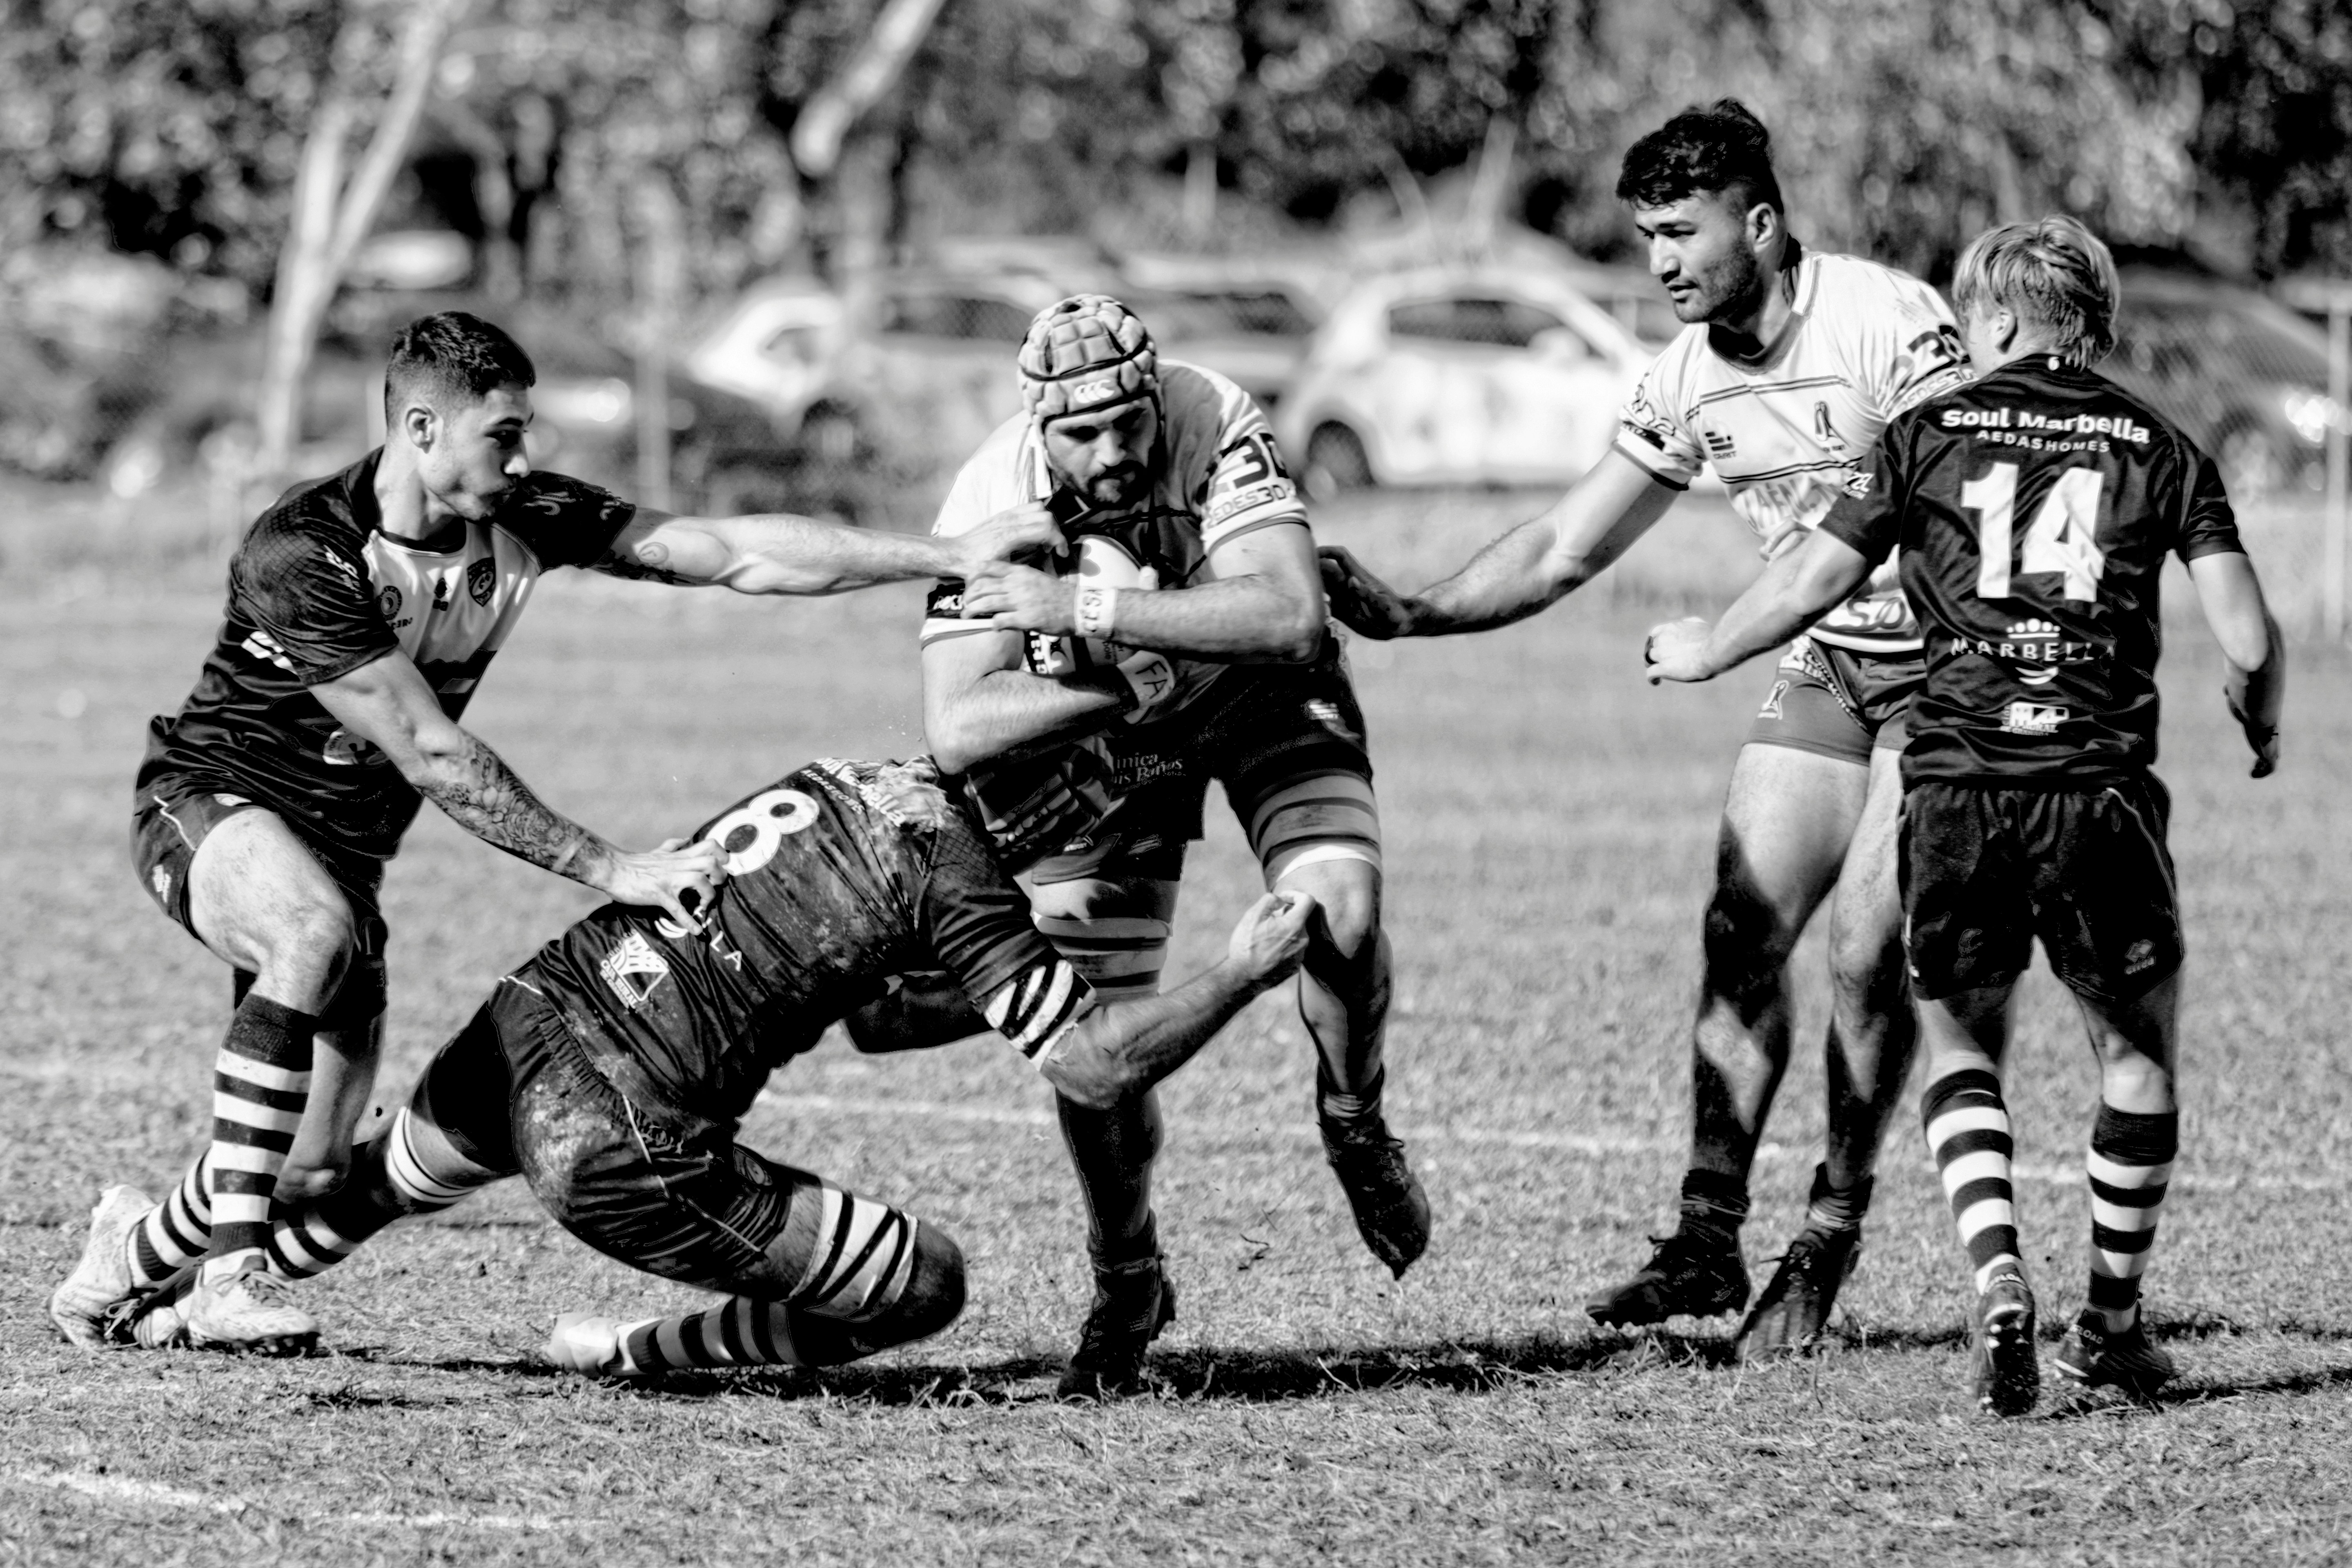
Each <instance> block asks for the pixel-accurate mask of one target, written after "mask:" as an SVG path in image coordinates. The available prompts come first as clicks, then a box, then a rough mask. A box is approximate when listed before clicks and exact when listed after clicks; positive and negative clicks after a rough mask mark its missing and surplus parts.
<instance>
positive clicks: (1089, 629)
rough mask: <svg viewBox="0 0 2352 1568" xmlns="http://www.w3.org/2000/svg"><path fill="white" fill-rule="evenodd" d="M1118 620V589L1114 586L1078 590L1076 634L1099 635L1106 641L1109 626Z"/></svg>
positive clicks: (1108, 635)
mask: <svg viewBox="0 0 2352 1568" xmlns="http://www.w3.org/2000/svg"><path fill="white" fill-rule="evenodd" d="M1077 622H1078V635H1079V636H1081V637H1099V638H1102V639H1104V640H1106V641H1108V639H1109V637H1110V634H1111V628H1112V626H1114V625H1115V624H1117V622H1118V589H1116V588H1081V589H1079V590H1078V612H1077Z"/></svg>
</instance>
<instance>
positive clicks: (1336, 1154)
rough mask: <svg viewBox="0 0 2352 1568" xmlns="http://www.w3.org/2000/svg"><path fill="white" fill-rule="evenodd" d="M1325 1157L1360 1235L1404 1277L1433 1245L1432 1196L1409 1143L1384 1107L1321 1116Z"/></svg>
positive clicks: (1376, 1255) (1393, 1271) (1379, 1256)
mask: <svg viewBox="0 0 2352 1568" xmlns="http://www.w3.org/2000/svg"><path fill="white" fill-rule="evenodd" d="M1317 1121H1318V1123H1319V1124H1320V1125H1321V1127H1322V1132H1323V1157H1324V1158H1326V1159H1328V1160H1329V1161H1330V1162H1331V1170H1332V1173H1333V1174H1334V1175H1336V1176H1338V1177H1339V1187H1340V1190H1341V1191H1343V1192H1345V1193H1346V1194H1347V1195H1348V1207H1349V1208H1350V1209H1352V1210H1354V1211H1355V1216H1356V1233H1357V1234H1358V1235H1359V1236H1361V1237H1362V1238H1363V1239H1364V1245H1365V1246H1367V1247H1369V1248H1370V1249H1372V1256H1373V1257H1375V1258H1378V1259H1379V1260H1381V1262H1383V1263H1385V1264H1387V1265H1388V1266H1389V1272H1390V1273H1391V1274H1393V1275H1395V1276H1396V1277H1397V1278H1398V1279H1400V1280H1402V1279H1403V1278H1404V1271H1405V1270H1407V1269H1410V1268H1412V1264H1413V1260H1414V1259H1416V1258H1419V1257H1420V1256H1421V1255H1422V1254H1423V1252H1425V1251H1427V1250H1428V1249H1429V1195H1428V1194H1427V1193H1424V1192H1423V1191H1422V1189H1421V1178H1420V1177H1419V1176H1414V1175H1413V1174H1412V1166H1410V1165H1408V1164H1406V1163H1405V1157H1404V1145H1403V1144H1402V1143H1401V1142H1400V1141H1398V1140H1397V1139H1396V1138H1395V1137H1393V1136H1391V1134H1390V1133H1389V1127H1388V1123H1387V1122H1385V1121H1383V1120H1382V1119H1381V1113H1379V1112H1378V1111H1368V1112H1366V1113H1364V1114H1363V1115H1360V1116H1349V1117H1339V1116H1318V1117H1317Z"/></svg>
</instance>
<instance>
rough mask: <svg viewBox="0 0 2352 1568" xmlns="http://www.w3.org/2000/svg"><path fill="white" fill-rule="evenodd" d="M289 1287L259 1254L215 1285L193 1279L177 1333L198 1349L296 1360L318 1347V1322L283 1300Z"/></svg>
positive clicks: (198, 1278) (203, 1280)
mask: <svg viewBox="0 0 2352 1568" xmlns="http://www.w3.org/2000/svg"><path fill="white" fill-rule="evenodd" d="M288 1291H289V1285H288V1282H287V1281H284V1280H281V1279H279V1278H278V1276H277V1275H275V1274H273V1273H271V1272H270V1271H269V1269H268V1265H267V1264H265V1263H264V1262H263V1261H262V1260H261V1258H260V1257H259V1255H258V1254H257V1255H255V1256H254V1257H251V1258H248V1259H247V1260H246V1262H245V1266H244V1267H243V1268H241V1269H239V1270H237V1271H236V1273H234V1274H231V1275H230V1276H229V1277H228V1278H227V1279H226V1280H223V1281H220V1282H219V1283H218V1284H213V1283H210V1282H208V1281H205V1279H204V1278H203V1276H202V1274H201V1273H200V1274H199V1275H198V1276H197V1279H196V1283H195V1288H194V1290H192V1291H189V1292H188V1298H187V1305H186V1308H185V1311H184V1321H183V1323H182V1328H183V1329H184V1333H185V1334H186V1336H187V1343H189V1344H191V1345H193V1346H194V1347H195V1348H196V1349H198V1350H228V1351H245V1350H251V1351H258V1352H260V1353H261V1354H264V1355H300V1354H304V1353H305V1352H307V1351H309V1350H310V1349H312V1348H313V1347H314V1346H316V1345H317V1344H318V1343H319V1322H318V1320H317V1319H316V1318H313V1317H312V1316H311V1315H310V1313H308V1312H304V1311H303V1310H302V1309H301V1308H299V1307H298V1306H296V1305H295V1304H294V1303H293V1302H292V1301H289V1300H288V1299H287V1294H288Z"/></svg>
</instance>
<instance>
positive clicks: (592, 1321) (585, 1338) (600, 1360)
mask: <svg viewBox="0 0 2352 1568" xmlns="http://www.w3.org/2000/svg"><path fill="white" fill-rule="evenodd" d="M539 1354H541V1355H543V1356H545V1357H546V1358H547V1361H548V1364H550V1365H551V1366H555V1367H558V1368H561V1369H562V1371H565V1372H576V1373H579V1374H581V1375H583V1376H585V1377H639V1376H642V1375H643V1374H642V1373H639V1372H638V1371H637V1370H636V1369H635V1367H632V1366H630V1365H629V1364H627V1362H626V1360H625V1358H624V1357H623V1356H622V1354H621V1325H620V1324H618V1323H616V1322H614V1321H613V1320H612V1319H610V1318H600V1317H598V1316H597V1315H596V1314H595V1313H593V1312H561V1313H558V1314H557V1316H556V1319H555V1329H554V1332H552V1333H550V1334H549V1335H548V1336H547V1343H545V1344H544V1345H541V1347H540V1352H539Z"/></svg>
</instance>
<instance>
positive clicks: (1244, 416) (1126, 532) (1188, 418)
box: [922, 359, 1307, 723]
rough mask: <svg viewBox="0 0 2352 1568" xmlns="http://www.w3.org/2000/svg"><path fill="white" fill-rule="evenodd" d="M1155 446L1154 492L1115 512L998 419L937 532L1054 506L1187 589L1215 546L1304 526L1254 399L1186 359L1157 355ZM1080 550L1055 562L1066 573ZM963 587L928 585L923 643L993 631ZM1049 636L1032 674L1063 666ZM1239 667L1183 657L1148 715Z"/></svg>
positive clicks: (1187, 701)
mask: <svg viewBox="0 0 2352 1568" xmlns="http://www.w3.org/2000/svg"><path fill="white" fill-rule="evenodd" d="M1159 398H1160V451H1161V453H1162V455H1163V459H1162V461H1161V463H1160V472H1159V476H1158V477H1157V478H1156V479H1155V480H1154V481H1153V483H1152V486H1151V489H1150V493H1149V494H1147V495H1145V496H1143V497H1140V498H1139V499H1138V500H1136V501H1135V502H1134V503H1132V504H1131V505H1129V506H1125V507H1115V508H1100V507H1090V506H1087V505H1086V504H1085V503H1084V502H1083V500H1082V499H1081V498H1080V497H1077V496H1076V495H1075V494H1073V493H1072V492H1071V491H1069V490H1067V489H1066V488H1057V486H1055V479H1054V474H1053V470H1052V469H1051V468H1049V467H1048V466H1047V465H1046V462H1045V442H1044V440H1043V438H1042V437H1040V436H1039V434H1037V427H1036V423H1035V422H1034V420H1032V419H1031V418H1030V417H1029V415H1028V414H1026V413H1019V414H1015V415H1013V417H1012V418H1011V419H1008V420H1006V421H1005V422H1004V423H1003V424H1001V425H999V426H997V427H996V429H995V431H994V432H993V433H992V434H990V436H989V437H988V439H987V440H986V441H983V442H982V443H981V445H980V450H979V451H977V452H975V453H973V454H972V455H971V458H970V460H969V461H967V462H966V463H965V464H964V465H963V468H962V470H961V472H960V473H958V474H957V475H956V478H955V484H954V486H952V487H951V488H950V490H949V492H948V498H947V500H946V501H945V502H944V503H943V504H942V505H941V506H940V516H939V521H938V523H937V524H936V525H934V527H933V528H932V531H933V532H934V533H937V534H940V535H941V536H944V537H947V538H954V537H955V536H957V535H960V534H964V533H968V532H970V531H971V529H973V528H978V527H980V526H981V525H982V523H985V522H986V521H988V519H989V518H991V517H995V516H996V515H997V514H998V513H1000V512H1003V511H1007V510H1009V509H1011V508H1012V507H1018V506H1023V505H1025V504H1027V503H1030V502H1039V501H1042V502H1045V503H1048V504H1049V505H1051V506H1052V507H1053V508H1054V516H1055V519H1056V520H1057V521H1058V522H1059V523H1060V524H1061V525H1062V532H1063V534H1064V535H1065V537H1066V538H1068V539H1069V540H1070V541H1071V542H1072V543H1073V544H1074V545H1075V544H1079V543H1082V542H1083V541H1085V540H1087V539H1104V540H1108V541H1113V542H1115V543H1116V544H1117V545H1118V547H1119V548H1120V549H1121V550H1122V551H1123V552H1124V553H1125V555H1126V556H1127V557H1128V558H1129V559H1130V560H1131V561H1132V562H1133V563H1134V564H1135V566H1136V567H1137V568H1139V569H1141V568H1149V569H1150V570H1152V571H1153V572H1154V573H1156V574H1157V579H1158V586H1160V587H1161V588H1183V587H1186V586H1188V585H1190V584H1192V582H1194V581H1196V580H1201V579H1202V576H1203V572H1204V568H1205V567H1206V565H1207V562H1208V559H1209V556H1210V555H1211V554H1212V553H1213V551H1214V550H1216V549H1217V548H1218V547H1219V546H1221V545H1223V544H1225V543H1226V542H1228V541H1229V540H1232V539H1236V538H1241V537H1242V536H1243V535H1244V534H1248V533H1254V532H1255V531H1256V530H1257V529H1259V528H1271V527H1273V526H1275V525H1276V524H1278V523H1297V524H1298V525H1299V526H1300V527H1302V528H1304V527H1306V526H1307V508H1306V507H1305V505H1304V504H1303V503H1302V502H1301V501H1300V500H1299V498H1298V486H1297V485H1296V484H1294V483H1292V481H1291V477H1290V474H1289V471H1288V470H1287V469H1286V468H1285V467H1284V466H1283V464H1282V458H1281V455H1279V454H1278V453H1276V450H1275V445H1274V436H1273V434H1272V433H1271V432H1270V431H1268V430H1267V428H1266V423H1265V414H1264V413H1260V412H1259V411H1258V406H1257V403H1256V401H1255V399H1253V398H1252V397H1251V396H1250V395H1249V393H1247V392H1244V391H1243V390H1242V389H1241V388H1240V387H1238V386H1235V385H1234V383H1233V382H1230V381H1228V380H1226V379H1225V378H1224V377H1223V376H1221V375H1219V374H1218V373H1217V372H1216V371H1211V370H1204V369H1202V367H1200V366H1198V365H1190V364H1186V363H1184V362H1183V361H1181V360H1169V359H1162V360H1161V361H1160V392H1159ZM1076 559H1077V553H1076V551H1073V552H1072V554H1071V556H1069V557H1068V558H1066V559H1065V560H1063V561H1061V562H1057V563H1056V565H1055V569H1054V570H1071V568H1072V565H1073V563H1075V561H1076ZM962 607H963V584H962V583H961V582H943V583H941V584H940V586H939V587H938V588H936V589H934V590H933V591H932V592H931V597H930V603H929V608H928V610H927V612H926V613H925V616H924V620H923V632H922V641H923V643H925V644H926V645H928V644H929V643H934V642H937V641H939V640H940V639H941V638H944V637H961V636H970V635H972V634H974V633H976V632H993V631H994V630H995V629H994V628H993V627H992V626H990V625H989V624H988V622H984V621H965V620H961V619H959V616H960V614H961V610H962ZM1054 641H1055V640H1054V639H1051V638H1043V637H1032V638H1031V639H1030V645H1029V648H1028V650H1027V654H1026V658H1025V661H1024V662H1025V665H1026V667H1027V668H1028V669H1029V671H1030V672H1031V673H1032V674H1051V673H1053V672H1054V671H1055V670H1056V669H1060V668H1066V667H1067V664H1066V662H1062V661H1057V660H1056V659H1055V656H1054V651H1053V647H1052V644H1053V643H1054ZM1234 667H1235V666H1233V665H1229V664H1199V663H1193V662H1191V661H1178V662H1177V663H1176V670H1177V690H1176V693H1175V695H1172V696H1171V697H1170V698H1169V699H1168V700H1167V701H1166V702H1165V703H1163V704H1161V705H1160V706H1159V707H1158V708H1156V709H1154V710H1153V712H1152V714H1151V716H1150V718H1148V719H1146V720H1145V721H1144V722H1146V723H1153V722H1158V721H1160V720H1162V719H1165V718H1168V717H1171V716H1173V715H1174V714H1176V713H1178V712H1180V711H1181V710H1183V709H1184V708H1186V707H1189V706H1191V705H1192V703H1193V702H1194V701H1195V700H1197V699H1198V698H1199V697H1200V695H1201V694H1202V693H1203V692H1205V691H1207V690H1208V689H1209V688H1210V687H1211V686H1212V685H1214V684H1215V682H1216V681H1217V680H1218V678H1219V677H1220V676H1222V675H1223V673H1224V672H1225V671H1226V670H1228V669H1232V668H1234Z"/></svg>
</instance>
